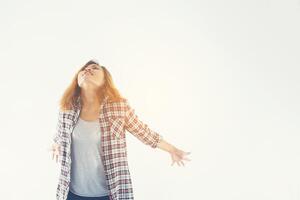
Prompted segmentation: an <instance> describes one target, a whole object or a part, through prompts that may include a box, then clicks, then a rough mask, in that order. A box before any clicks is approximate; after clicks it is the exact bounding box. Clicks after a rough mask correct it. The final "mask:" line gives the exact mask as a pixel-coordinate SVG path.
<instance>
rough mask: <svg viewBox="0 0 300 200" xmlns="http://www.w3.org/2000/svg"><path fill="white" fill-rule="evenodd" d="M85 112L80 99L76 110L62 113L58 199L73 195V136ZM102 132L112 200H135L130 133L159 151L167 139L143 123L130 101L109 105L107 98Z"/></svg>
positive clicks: (58, 134)
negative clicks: (158, 147)
mask: <svg viewBox="0 0 300 200" xmlns="http://www.w3.org/2000/svg"><path fill="white" fill-rule="evenodd" d="M80 111H81V104H80V101H79V98H78V100H77V104H76V105H75V108H74V109H72V110H68V111H59V114H58V123H57V126H56V132H55V133H54V137H53V141H54V142H55V143H57V144H59V145H60V155H59V159H58V160H59V163H60V175H59V180H58V185H57V189H56V199H57V200H66V199H67V195H68V192H69V183H70V172H71V162H72V161H71V155H70V153H71V142H72V140H71V139H72V137H71V134H72V132H73V129H74V127H75V124H76V123H77V120H78V117H79V115H80ZM98 118H99V123H100V130H101V145H100V147H99V148H102V152H103V155H101V159H102V163H103V166H104V170H105V175H106V180H107V185H108V188H109V198H110V200H133V199H134V195H133V187H132V181H131V176H130V172H129V167H128V161H127V149H126V135H125V131H126V130H127V131H128V132H130V133H131V134H133V135H134V136H135V137H137V138H138V139H139V140H140V141H141V142H143V143H144V144H146V145H149V146H150V147H152V148H156V147H157V144H158V143H159V142H160V140H161V139H162V138H163V137H162V135H160V134H159V133H157V132H155V131H154V130H151V129H150V128H149V127H148V125H147V124H146V123H143V122H142V121H141V120H139V118H138V116H137V115H136V114H135V110H134V109H133V108H132V107H131V106H130V104H129V102H128V100H127V99H126V98H122V100H121V101H118V102H108V101H107V97H105V98H104V101H103V103H102V104H101V112H100V114H99V117H98Z"/></svg>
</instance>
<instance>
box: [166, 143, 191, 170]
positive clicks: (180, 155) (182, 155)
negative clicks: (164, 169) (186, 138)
mask: <svg viewBox="0 0 300 200" xmlns="http://www.w3.org/2000/svg"><path fill="white" fill-rule="evenodd" d="M170 154H171V158H172V164H171V166H173V164H174V163H175V162H176V163H177V165H178V166H181V165H182V166H184V163H183V160H186V161H191V159H189V158H187V157H186V156H187V155H189V154H191V152H185V151H182V150H180V149H178V148H176V147H174V148H173V150H172V151H170ZM180 164H181V165H180Z"/></svg>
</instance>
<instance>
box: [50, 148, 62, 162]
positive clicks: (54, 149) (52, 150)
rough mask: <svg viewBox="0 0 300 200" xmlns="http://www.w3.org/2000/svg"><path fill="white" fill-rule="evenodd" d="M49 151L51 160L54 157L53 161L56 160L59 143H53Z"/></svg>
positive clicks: (58, 153)
mask: <svg viewBox="0 0 300 200" xmlns="http://www.w3.org/2000/svg"><path fill="white" fill-rule="evenodd" d="M49 151H51V152H52V160H53V159H54V158H55V162H56V163H57V162H58V156H59V155H60V146H59V144H56V143H53V144H52V146H51V148H49Z"/></svg>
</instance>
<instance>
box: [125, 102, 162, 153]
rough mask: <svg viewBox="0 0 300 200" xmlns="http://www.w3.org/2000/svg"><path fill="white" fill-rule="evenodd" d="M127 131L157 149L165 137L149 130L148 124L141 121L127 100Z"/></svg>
mask: <svg viewBox="0 0 300 200" xmlns="http://www.w3.org/2000/svg"><path fill="white" fill-rule="evenodd" d="M125 106H126V114H125V129H126V130H127V131H129V132H130V133H131V134H133V135H134V136H135V137H137V138H138V139H139V140H140V141H141V142H143V143H144V144H146V145H149V146H150V147H152V148H156V147H157V144H158V143H159V142H160V141H161V140H162V139H163V136H162V135H160V134H159V133H157V132H156V131H154V130H152V129H150V128H149V126H148V124H146V123H144V122H143V121H141V120H140V119H139V118H138V116H137V114H136V113H135V109H134V108H132V107H131V105H130V104H129V101H128V99H125Z"/></svg>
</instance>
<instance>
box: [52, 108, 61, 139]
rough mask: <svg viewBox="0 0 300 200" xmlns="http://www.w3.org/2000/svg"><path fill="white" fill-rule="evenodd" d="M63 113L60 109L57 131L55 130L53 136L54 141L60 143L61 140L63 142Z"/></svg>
mask: <svg viewBox="0 0 300 200" xmlns="http://www.w3.org/2000/svg"><path fill="white" fill-rule="evenodd" d="M62 115H63V114H62V112H61V111H60V110H59V112H58V117H57V123H56V128H55V132H54V134H53V138H52V140H53V142H55V143H56V144H60V142H61V131H62Z"/></svg>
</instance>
